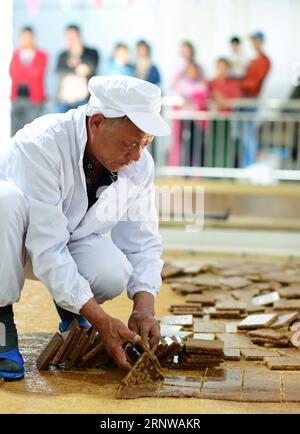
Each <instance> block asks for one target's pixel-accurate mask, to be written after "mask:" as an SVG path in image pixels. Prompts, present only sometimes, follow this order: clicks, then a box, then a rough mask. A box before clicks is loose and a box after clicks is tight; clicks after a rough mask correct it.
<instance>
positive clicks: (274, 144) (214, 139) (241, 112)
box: [152, 97, 300, 181]
mask: <svg viewBox="0 0 300 434" xmlns="http://www.w3.org/2000/svg"><path fill="white" fill-rule="evenodd" d="M163 114H164V117H165V119H167V120H168V121H169V123H170V126H171V129H172V135H171V136H170V137H169V138H168V139H164V140H159V141H157V142H156V146H155V147H153V148H152V153H153V156H154V159H155V162H156V171H157V176H188V177H190V176H192V177H193V176H195V177H197V176H199V177H207V178H236V179H247V178H249V170H252V169H251V167H252V168H253V165H254V163H255V166H254V167H256V166H257V165H258V166H257V167H259V166H261V168H265V170H270V171H272V176H273V177H274V179H275V180H285V181H300V101H298V100H290V101H281V100H275V99H273V100H257V99H239V100H227V101H224V103H223V102H222V108H221V109H218V108H217V107H215V106H214V105H213V104H209V105H208V107H207V109H205V110H195V109H193V108H191V107H189V106H186V105H184V102H183V100H182V99H181V98H177V97H176V98H173V97H165V98H164V100H163Z"/></svg>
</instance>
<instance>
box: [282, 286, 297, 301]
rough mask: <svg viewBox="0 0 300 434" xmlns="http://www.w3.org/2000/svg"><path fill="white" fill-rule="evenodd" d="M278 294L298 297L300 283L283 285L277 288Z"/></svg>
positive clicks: (286, 296)
mask: <svg viewBox="0 0 300 434" xmlns="http://www.w3.org/2000/svg"><path fill="white" fill-rule="evenodd" d="M278 292H279V294H280V296H281V297H283V298H294V299H298V298H300V284H299V285H296V284H295V285H290V286H284V287H283V288H280V289H279V290H278Z"/></svg>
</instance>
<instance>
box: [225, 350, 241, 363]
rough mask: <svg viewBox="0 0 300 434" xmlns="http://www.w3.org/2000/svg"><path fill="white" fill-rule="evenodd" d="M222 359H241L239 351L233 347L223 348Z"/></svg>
mask: <svg viewBox="0 0 300 434" xmlns="http://www.w3.org/2000/svg"><path fill="white" fill-rule="evenodd" d="M224 360H228V361H230V360H233V361H239V360H241V351H240V350H238V349H235V348H224Z"/></svg>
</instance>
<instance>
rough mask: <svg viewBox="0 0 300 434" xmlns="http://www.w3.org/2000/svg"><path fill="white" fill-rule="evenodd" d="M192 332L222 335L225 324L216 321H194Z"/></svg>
mask: <svg viewBox="0 0 300 434" xmlns="http://www.w3.org/2000/svg"><path fill="white" fill-rule="evenodd" d="M193 330H194V332H196V333H224V332H225V324H224V323H223V322H218V321H197V322H196V321H195V322H194V326H193Z"/></svg>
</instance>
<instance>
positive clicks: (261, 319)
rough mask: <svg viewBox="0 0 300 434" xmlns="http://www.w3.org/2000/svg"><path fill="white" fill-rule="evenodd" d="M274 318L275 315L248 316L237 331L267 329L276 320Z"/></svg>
mask: <svg viewBox="0 0 300 434" xmlns="http://www.w3.org/2000/svg"><path fill="white" fill-rule="evenodd" d="M276 318H277V315H276V314H273V313H271V314H263V313H262V314H256V315H255V314H254V315H248V316H247V317H246V318H245V319H244V320H243V321H241V322H240V324H239V325H238V326H237V327H238V329H239V330H252V329H257V328H263V327H268V326H269V325H271V324H272V323H273V322H274V321H275V320H276Z"/></svg>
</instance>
